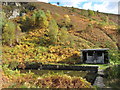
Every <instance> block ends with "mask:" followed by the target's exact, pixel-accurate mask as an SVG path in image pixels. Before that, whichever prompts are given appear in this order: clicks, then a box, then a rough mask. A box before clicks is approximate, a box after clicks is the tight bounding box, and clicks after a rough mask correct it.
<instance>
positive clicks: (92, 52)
mask: <svg viewBox="0 0 120 90" xmlns="http://www.w3.org/2000/svg"><path fill="white" fill-rule="evenodd" d="M108 50H109V49H108V48H105V49H83V50H81V52H82V60H83V63H96V64H97V63H99V64H106V63H109V56H108Z"/></svg>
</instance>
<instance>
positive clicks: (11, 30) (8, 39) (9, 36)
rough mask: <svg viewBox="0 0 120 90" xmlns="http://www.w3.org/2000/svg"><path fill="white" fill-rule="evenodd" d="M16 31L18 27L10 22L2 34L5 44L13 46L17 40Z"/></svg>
mask: <svg viewBox="0 0 120 90" xmlns="http://www.w3.org/2000/svg"><path fill="white" fill-rule="evenodd" d="M15 30H16V25H15V24H14V23H13V22H11V21H8V22H7V23H6V24H5V25H4V27H3V33H2V39H3V43H4V44H7V45H9V46H12V45H13V43H14V40H15Z"/></svg>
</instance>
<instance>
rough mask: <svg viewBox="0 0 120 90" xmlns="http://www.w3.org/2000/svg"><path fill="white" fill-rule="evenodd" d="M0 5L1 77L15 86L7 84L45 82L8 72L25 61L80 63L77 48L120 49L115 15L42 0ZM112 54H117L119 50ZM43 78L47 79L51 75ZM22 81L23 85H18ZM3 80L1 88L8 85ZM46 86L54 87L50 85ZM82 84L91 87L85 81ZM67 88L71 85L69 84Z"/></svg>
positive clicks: (24, 65)
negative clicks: (39, 0) (40, 0)
mask: <svg viewBox="0 0 120 90" xmlns="http://www.w3.org/2000/svg"><path fill="white" fill-rule="evenodd" d="M2 8H3V10H2V12H1V15H2V17H0V19H1V21H2V22H0V25H1V27H0V28H1V29H2V35H1V36H2V65H3V70H5V73H3V74H4V75H5V76H4V75H3V76H4V78H5V81H10V82H15V83H16V84H17V85H18V86H17V85H16V84H14V85H12V86H11V87H32V86H31V85H32V84H33V82H36V83H34V85H35V86H34V87H37V86H36V85H38V86H39V87H47V85H49V84H48V83H47V84H45V85H44V84H43V85H42V84H41V83H40V82H42V80H43V78H41V79H37V81H35V78H36V77H37V76H34V75H33V73H29V74H27V75H22V74H20V72H19V71H12V69H14V68H16V67H19V68H22V69H24V68H25V67H26V65H27V64H32V63H42V64H70V65H71V64H79V63H81V62H82V60H81V59H80V55H81V54H80V50H81V49H91V48H109V49H111V50H118V49H120V43H119V42H120V26H119V25H118V22H119V15H115V14H108V13H101V12H99V11H92V10H83V9H78V8H74V7H61V6H56V5H52V4H50V3H43V2H34V3H33V2H32V3H27V2H26V3H5V2H4V3H3V5H2ZM15 10H17V11H16V12H17V13H19V15H17V17H14V18H10V17H11V16H14V15H13V12H14V11H15ZM114 54H116V55H119V53H114ZM113 56H114V55H113ZM10 72H11V74H10ZM13 73H14V74H16V76H15V75H13ZM8 74H9V75H8ZM23 76H24V78H23ZM58 76H59V75H58ZM53 77H54V76H53ZM26 78H27V80H28V81H26ZM55 78H56V77H55ZM59 78H62V77H61V76H59ZM66 78H71V79H70V80H71V81H68V82H72V80H73V81H74V80H78V81H79V80H82V79H80V78H72V77H68V76H65V78H63V80H64V79H65V80H67V79H66ZM44 79H45V80H51V79H52V76H51V77H45V78H44ZM31 80H33V81H32V82H31ZM25 81H26V83H25ZM83 81H84V80H82V81H81V83H82V82H83ZM23 82H24V85H23V86H20V85H22V84H23ZM6 83H7V84H6V85H4V87H8V86H10V85H9V83H8V82H6ZM18 83H19V84H18ZM20 83H22V84H20ZM31 83H32V84H31ZM44 83H45V82H44ZM50 83H51V82H50ZM49 87H55V86H54V85H53V86H52V84H51V86H49ZM61 87H66V86H61ZM76 87H77V86H76ZM83 87H92V86H91V85H90V84H89V83H88V82H86V81H85V84H84V85H83ZM71 88H73V86H72V84H71Z"/></svg>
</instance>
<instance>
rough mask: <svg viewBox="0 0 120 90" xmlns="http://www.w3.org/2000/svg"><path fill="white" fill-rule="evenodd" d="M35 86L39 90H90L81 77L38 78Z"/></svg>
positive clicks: (88, 84) (53, 76) (57, 76)
mask: <svg viewBox="0 0 120 90" xmlns="http://www.w3.org/2000/svg"><path fill="white" fill-rule="evenodd" d="M35 84H36V85H37V86H39V87H41V88H92V86H91V84H90V83H89V82H87V81H86V80H84V79H83V78H81V77H71V76H68V75H59V74H56V75H49V76H45V77H42V78H38V79H37V82H36V83H35Z"/></svg>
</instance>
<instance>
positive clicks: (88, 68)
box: [18, 64, 98, 72]
mask: <svg viewBox="0 0 120 90" xmlns="http://www.w3.org/2000/svg"><path fill="white" fill-rule="evenodd" d="M18 69H20V68H18ZM25 69H35V70H38V69H39V70H75V71H94V72H97V71H98V66H72V65H71V66H70V65H69V66H67V65H43V64H31V65H27V66H26V68H25Z"/></svg>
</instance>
